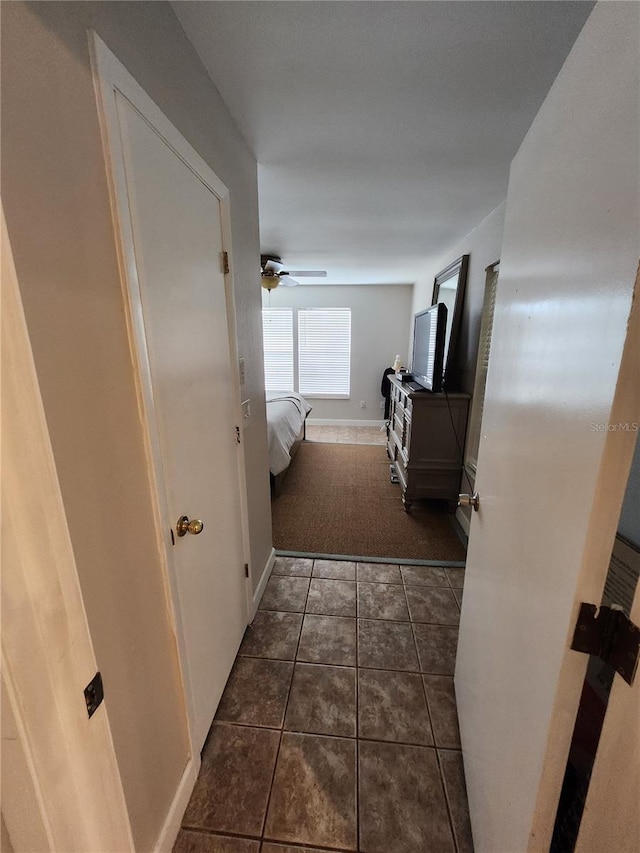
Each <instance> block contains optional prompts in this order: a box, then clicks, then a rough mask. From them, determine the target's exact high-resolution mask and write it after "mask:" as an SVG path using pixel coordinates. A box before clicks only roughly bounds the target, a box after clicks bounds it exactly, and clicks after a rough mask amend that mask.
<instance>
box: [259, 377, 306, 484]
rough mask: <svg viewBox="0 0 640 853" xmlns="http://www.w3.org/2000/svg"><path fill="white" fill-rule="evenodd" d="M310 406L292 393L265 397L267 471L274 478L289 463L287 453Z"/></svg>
mask: <svg viewBox="0 0 640 853" xmlns="http://www.w3.org/2000/svg"><path fill="white" fill-rule="evenodd" d="M310 411H311V406H310V405H309V404H308V403H307V401H306V400H305V399H304V397H301V396H300V394H296V393H294V392H293V391H288V392H283V393H275V394H270V395H268V396H267V430H268V436H269V470H270V471H271V473H272V474H273V475H274V476H275V475H276V474H280V473H281V472H282V471H284V470H285V468H287V467H288V465H289V463H290V462H291V456H290V454H289V451H290V450H291V448H292V447H293V444H294V442H295V440H296V438H297V437H298V435H299V433H300V430H301V429H302V424H303V423H304V419H305V418H306V416H307V415H308V414H309V412H310Z"/></svg>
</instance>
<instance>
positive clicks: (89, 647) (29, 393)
mask: <svg viewBox="0 0 640 853" xmlns="http://www.w3.org/2000/svg"><path fill="white" fill-rule="evenodd" d="M1 230H2V236H1V242H2V253H1V254H2V312H1V313H2V404H3V423H2V451H3V453H2V456H3V459H2V462H3V469H2V498H3V500H2V553H3V567H2V617H3V619H2V623H3V624H2V692H3V699H4V701H6V703H7V705H8V707H5V708H3V715H2V716H3V732H2V735H3V738H2V740H3V742H2V747H3V750H2V771H3V776H4V775H5V774H7V776H8V777H10V778H11V779H12V781H13V784H12V785H9V784H7V786H6V787H7V790H6V791H5V790H3V798H2V814H3V818H4V820H5V823H6V826H7V830H8V834H9V836H10V839H11V841H12V842H13V844H14V845H15V846H16V849H25V845H26V846H27V847H29V848H30V849H33V846H32V845H34V844H37V848H38V849H39V850H51V851H56V850H67V851H69V853H72V851H78V853H80V851H86V850H95V849H96V848H97V847H100V848H101V849H109V850H119V851H123V853H125V851H127V852H128V853H129V852H130V853H133V851H134V843H133V837H132V835H131V826H130V823H129V815H128V810H127V805H126V802H125V797H124V791H123V788H122V781H121V777H120V771H119V768H118V764H117V759H116V754H115V748H114V744H113V738H112V733H111V726H110V723H109V716H108V704H109V697H108V696H107V697H106V699H105V701H104V702H103V703H102V704H101V705H100V707H98V708H97V710H96V712H95V713H94V715H93V716H92V717H91V718H89V717H88V715H87V708H86V704H85V699H84V695H83V690H84V688H85V686H86V685H87V684H88V683H89V681H91V679H92V678H93V677H94V675H95V673H96V670H97V664H96V658H95V654H94V650H93V644H92V641H91V634H90V631H89V625H88V622H87V616H86V612H85V609H84V602H83V598H82V591H81V589H80V581H79V578H78V572H77V567H76V563H75V557H74V553H73V546H72V543H71V538H70V534H69V529H68V526H67V519H66V513H65V508H64V503H63V499H62V493H61V491H60V485H59V482H58V475H57V471H56V464H55V459H54V456H53V450H52V447H51V441H50V438H49V431H48V428H47V422H46V416H45V411H44V406H43V403H42V397H41V395H40V387H39V384H38V377H37V373H36V368H35V363H34V360H33V354H32V350H31V344H30V341H29V333H28V329H27V324H26V320H25V316H24V310H23V307H22V299H21V295H20V289H19V286H18V281H17V277H16V272H15V267H14V265H13V258H12V254H11V246H10V243H9V235H8V232H7V228H6V224H5V218H4V212H2V216H1ZM44 519H46V523H44V522H43V520H44ZM41 522H42V523H41ZM43 602H46V606H43ZM5 712H6V713H5ZM97 768H98V769H99V772H97ZM3 781H5V782H8V781H9V779H4V780H3Z"/></svg>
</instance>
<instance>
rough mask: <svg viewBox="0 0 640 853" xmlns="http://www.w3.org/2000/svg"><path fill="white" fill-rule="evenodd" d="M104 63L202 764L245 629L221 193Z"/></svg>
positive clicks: (235, 393)
mask: <svg viewBox="0 0 640 853" xmlns="http://www.w3.org/2000/svg"><path fill="white" fill-rule="evenodd" d="M104 52H106V53H104ZM105 56H106V58H107V60H108V61H109V62H110V63H111V65H110V72H114V71H115V73H116V74H117V75H119V76H118V79H117V81H116V83H115V84H113V86H112V88H111V89H110V90H109V101H108V103H107V109H106V111H105V112H106V118H107V121H108V138H109V144H110V151H111V155H112V162H113V163H114V177H115V179H116V195H117V202H118V213H119V218H120V227H121V230H122V235H123V243H124V249H125V253H126V256H127V261H128V276H127V278H128V284H129V301H130V307H131V313H132V325H133V331H134V337H135V341H136V350H137V359H138V365H139V369H140V375H141V380H142V383H143V385H145V388H144V389H143V394H144V395H145V409H146V419H147V427H148V432H149V441H150V447H151V451H152V454H153V456H154V461H155V475H156V487H157V491H158V510H159V526H160V535H161V538H162V542H163V544H164V547H165V549H166V552H167V554H168V561H169V570H170V573H171V574H172V593H173V596H174V599H175V602H174V603H175V605H176V606H175V610H176V614H175V615H176V623H177V628H178V639H179V646H180V653H181V663H182V668H183V672H184V674H185V676H186V680H187V695H188V700H189V701H188V704H189V706H190V722H191V735H192V742H193V744H194V748H196V749H198V750H199V749H200V748H201V747H202V744H203V743H204V739H205V737H206V735H207V732H208V730H209V727H210V725H211V721H212V719H213V716H214V713H215V710H216V707H217V704H218V701H219V699H220V696H221V694H222V690H223V688H224V685H225V682H226V680H227V677H228V675H229V672H230V670H231V666H232V664H233V661H234V658H235V655H236V652H237V649H238V646H239V644H240V641H241V639H242V635H243V632H244V628H245V626H246V622H247V611H246V587H245V573H244V563H245V557H244V541H243V511H244V510H243V502H242V495H241V485H240V453H241V448H240V445H239V443H238V439H239V435H238V433H237V430H236V425H237V424H239V423H240V420H239V419H238V413H239V405H240V400H239V385H238V382H237V359H236V358H235V357H234V356H233V351H234V347H235V339H234V336H233V326H234V317H233V304H232V297H231V291H230V288H229V289H228V288H227V282H226V280H225V274H224V270H223V261H222V258H223V254H222V253H223V250H224V246H223V231H224V222H223V213H222V211H221V201H220V197H219V196H220V194H221V193H222V191H223V190H224V188H222V189H220V185H219V182H218V181H217V178H216V177H215V175H213V173H212V172H211V171H210V170H209V169H208V167H207V166H206V164H204V163H203V162H202V161H201V160H200V158H199V157H198V156H197V154H196V153H195V152H194V151H193V150H192V149H191V148H190V146H189V145H188V144H187V143H186V141H185V140H184V139H183V138H182V137H181V136H180V134H179V133H178V132H177V131H176V129H175V128H174V127H173V126H172V125H170V123H169V122H168V120H167V119H166V118H165V117H164V116H163V115H162V114H161V113H160V112H159V111H158V110H157V107H155V105H153V104H152V102H150V101H149V99H148V98H147V97H146V95H144V93H142V92H141V90H140V89H139V87H137V84H135V82H134V81H133V80H132V79H131V78H130V77H129V75H128V74H127V72H126V71H125V70H124V69H123V68H122V66H120V65H119V63H117V60H115V57H113V55H112V54H109V53H108V51H107V49H106V48H104V46H103V58H104V57H105ZM103 70H104V69H103ZM107 71H108V72H109V69H107ZM110 72H109V73H110ZM111 79H112V80H113V75H112V78H111ZM123 90H124V91H123ZM132 101H133V102H135V105H134V103H133V102H132ZM114 105H115V109H114V108H113V107H114ZM216 188H217V190H218V192H216V191H214V189H216ZM183 515H186V516H188V517H189V518H190V519H200V520H202V522H203V523H204V528H203V530H202V532H201V533H200V534H199V535H190V534H187V535H185V536H184V537H178V536H177V535H176V524H177V521H178V519H179V517H181V516H183Z"/></svg>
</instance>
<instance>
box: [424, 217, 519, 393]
mask: <svg viewBox="0 0 640 853" xmlns="http://www.w3.org/2000/svg"><path fill="white" fill-rule="evenodd" d="M504 210H505V203H504V202H503V203H502V204H501V205H499V206H498V207H496V209H495V210H494V211H492V212H491V213H490V214H489V215H488V216H487V217H485V218H484V219H483V220H482V222H480V223H479V225H477V226H476V227H475V228H474V229H473V231H471V232H470V233H469V234H467V235H466V237H463V239H462V240H460V242H458V243H456V245H455V246H452V247H451V248H450V249H447V251H446V252H443V254H442V255H441V256H440V257H439V258H437V259H436V260H435V261H433V262H432V263H430V264H429V265H428V266H427V267H426V269H425V271H424V275H422V276H421V277H420V280H419V281H417V282H416V284H415V285H414V288H413V303H412V306H411V313H412V315H413V314H417V313H418V311H422V310H423V309H424V308H428V307H429V306H430V305H431V297H432V295H433V281H434V279H435V277H436V275H437V274H438V273H439V272H440V271H441V270H443V269H446V267H448V266H449V264H450V263H452V262H453V261H455V260H456V259H457V258H459V257H460V256H461V255H469V270H468V273H467V289H466V293H465V299H464V305H463V312H462V322H461V325H460V332H459V334H458V343H457V346H456V349H457V353H456V358H455V362H454V373H453V376H454V381H455V382H456V385H455V387H456V389H457V390H458V389H459V390H462V391H467V392H468V393H469V394H472V393H473V382H474V378H475V373H476V359H477V357H478V336H479V335H480V319H481V315H482V301H483V299H484V282H485V269H486V268H487V267H488V266H489V264H493V263H495V262H496V261H498V260H499V259H500V251H501V248H502V230H503V227H504Z"/></svg>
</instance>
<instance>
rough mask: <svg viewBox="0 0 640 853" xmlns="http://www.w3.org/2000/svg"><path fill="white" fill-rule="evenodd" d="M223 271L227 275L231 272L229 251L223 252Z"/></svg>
mask: <svg viewBox="0 0 640 853" xmlns="http://www.w3.org/2000/svg"><path fill="white" fill-rule="evenodd" d="M222 272H223V273H224V274H225V275H228V274H229V253H228V252H223V253H222Z"/></svg>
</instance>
